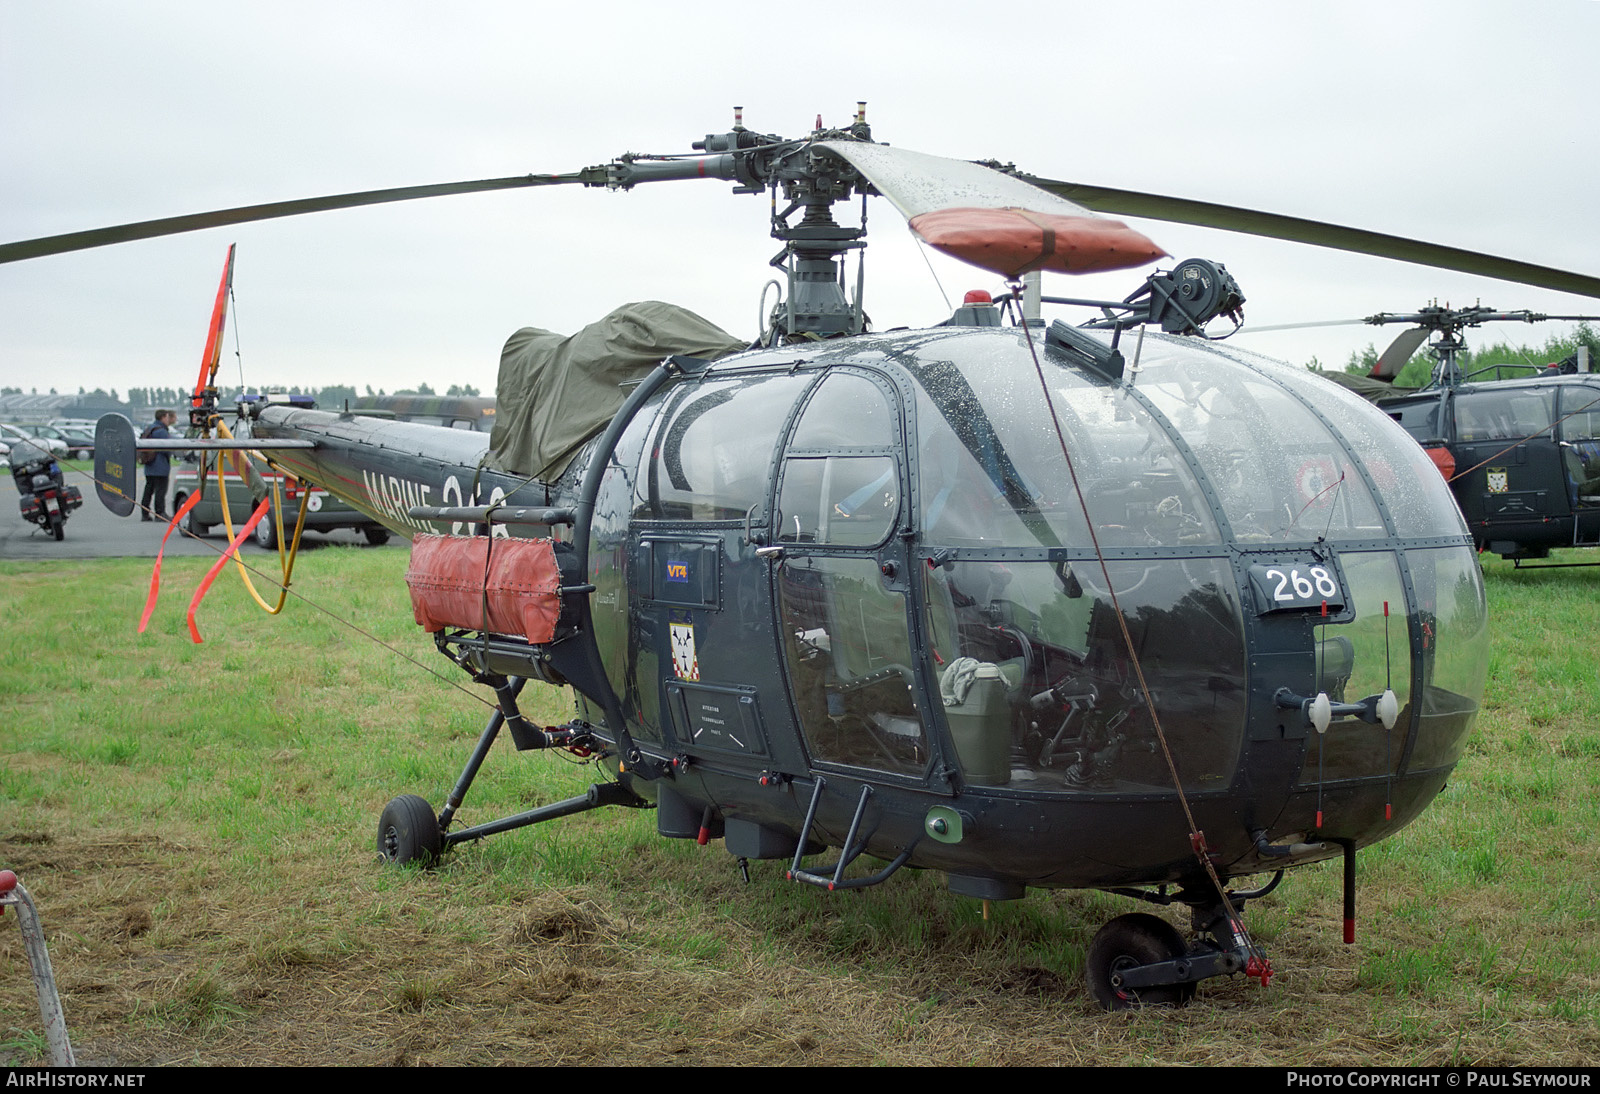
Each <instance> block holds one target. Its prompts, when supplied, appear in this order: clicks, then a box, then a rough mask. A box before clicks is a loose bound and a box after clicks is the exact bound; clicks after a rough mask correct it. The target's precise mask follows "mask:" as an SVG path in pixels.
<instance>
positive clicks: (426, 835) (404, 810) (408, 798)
mask: <svg viewBox="0 0 1600 1094" xmlns="http://www.w3.org/2000/svg"><path fill="white" fill-rule="evenodd" d="M443 845H444V837H443V835H442V834H441V833H440V831H439V818H438V817H436V816H434V813H433V806H431V805H429V804H428V802H427V800H426V799H424V798H419V797H418V796H417V795H415V794H402V795H401V796H400V797H398V798H396V799H394V800H393V801H392V802H390V803H389V804H388V805H386V806H384V807H383V816H381V817H379V818H378V857H379V858H381V859H382V860H383V861H385V862H393V863H406V862H417V863H421V864H422V865H423V866H431V865H433V864H434V863H435V862H437V861H438V860H439V852H440V850H441V849H442V848H443Z"/></svg>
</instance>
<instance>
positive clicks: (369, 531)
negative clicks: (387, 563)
mask: <svg viewBox="0 0 1600 1094" xmlns="http://www.w3.org/2000/svg"><path fill="white" fill-rule="evenodd" d="M362 531H363V532H365V533H366V537H367V542H368V543H370V544H372V545H373V546H374V547H382V546H383V545H384V544H385V543H388V542H389V529H387V528H379V527H377V526H376V525H370V524H369V525H368V526H367V527H366V528H364V529H362Z"/></svg>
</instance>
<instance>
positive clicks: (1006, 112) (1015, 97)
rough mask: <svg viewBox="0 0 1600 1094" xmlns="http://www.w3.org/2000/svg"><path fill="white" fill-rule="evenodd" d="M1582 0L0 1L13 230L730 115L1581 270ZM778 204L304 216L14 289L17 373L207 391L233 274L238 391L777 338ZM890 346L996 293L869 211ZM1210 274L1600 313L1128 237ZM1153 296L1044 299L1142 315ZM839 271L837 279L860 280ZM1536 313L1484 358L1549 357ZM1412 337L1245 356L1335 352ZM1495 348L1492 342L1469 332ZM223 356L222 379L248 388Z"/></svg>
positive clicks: (1369, 337)
mask: <svg viewBox="0 0 1600 1094" xmlns="http://www.w3.org/2000/svg"><path fill="white" fill-rule="evenodd" d="M1597 45H1600V3H1595V2H1594V0H1531V2H1529V0H1524V2H1522V3H1518V4H1512V3H1500V2H1488V0H1449V2H1444V0H1441V2H1426V3H1423V2H1416V3H1408V2H1406V0H1387V2H1384V3H1364V2H1359V3H1358V2H1334V3H1323V4H1318V5H1315V6H1313V5H1309V4H1299V3H1285V2H1282V0H1278V2H1268V3H1228V2H1225V0H1216V2H1211V3H1195V2H1193V0H1186V2H1182V3H1168V2H1165V0H1154V2H1147V3H1143V4H1138V5H1131V4H1111V3H1104V2H1099V3H1093V4H1089V3H1078V2H1074V0H1056V2H1053V3H1038V4H1036V3H1028V2H1020V3H1010V4H996V5H974V4H971V3H961V4H956V3H944V2H938V0H923V2H919V3H915V4H886V3H860V4H814V5H788V6H782V7H780V6H776V5H770V6H768V5H753V4H746V3H739V4H732V3H719V2H706V0H700V2H696V3H693V4H681V5H680V4H674V3H670V2H665V0H654V2H636V0H609V2H605V3H593V4H553V3H512V2H502V3H488V2H484V3H451V4H440V3H437V2H433V3H426V4H423V3H406V2H396V0H387V2H384V3H337V2H330V0H320V2H317V3H293V2H284V0H274V2H272V3H255V4H251V3H244V4H218V3H216V2H215V0H210V2H206V3H198V2H197V3H175V2H157V0H141V2H140V3H138V4H129V3H126V2H123V0H117V2H105V3H82V2H75V0H57V2H52V3H48V4H45V3H23V2H18V0H12V2H10V3H6V4H4V5H0V240H7V241H9V240H18V239H27V238H32V237H36V236H41V235H48V234H53V233H57V232H65V231H72V230H76V229H83V228H91V227H100V226H103V225H107V224H113V223H120V222H124V221H132V220H142V219H148V218H152V217H160V216H168V215H174V214H179V213H186V212H194V211H200V210H205V209H212V208H220V207H226V206H232V205H242V204H249V203H254V202H262V201H273V200H280V199H287V198H293V197H300V196H305V195H311V194H325V193H337V192H343V191H349V190H362V189H374V188H380V187H388V186H400V185H409V184H416V183H427V182H443V181H451V180H456V179H466V178H479V177H491V176H500V175H510V174H521V173H527V172H559V171H571V170H575V169H577V168H579V167H583V166H586V165H589V164H598V163H603V162H606V161H608V160H610V159H612V158H614V157H615V156H617V155H618V154H620V153H622V152H624V151H648V152H687V151H689V143H690V142H691V141H693V140H696V139H699V138H701V137H703V136H704V135H705V134H706V133H708V132H713V131H715V132H722V131H724V130H726V129H727V128H728V125H729V123H730V122H731V108H732V107H733V106H734V105H735V104H739V105H742V106H743V107H744V109H745V120H746V123H747V124H748V125H750V126H751V127H752V128H755V129H757V130H759V131H762V132H771V133H778V134H782V135H784V136H799V135H802V134H803V133H804V132H805V131H807V130H809V129H810V128H811V126H812V124H813V122H814V120H815V118H816V115H817V114H818V113H821V115H822V116H823V120H824V122H825V123H826V124H828V125H843V124H846V123H847V122H848V121H849V119H850V115H851V113H852V111H853V110H854V104H855V102H856V100H857V99H865V100H867V102H868V117H869V120H870V121H871V123H872V125H873V130H874V136H875V137H876V138H877V139H878V140H883V141H888V142H890V143H892V144H897V145H904V146H906V147H911V148H915V149H919V150H921V151H926V152H932V153H936V154H940V155H946V156H954V157H960V158H973V159H977V158H991V157H992V158H998V159H1002V160H1011V161H1015V162H1016V163H1017V164H1018V165H1019V166H1020V167H1022V168H1023V169H1025V170H1028V171H1031V172H1033V173H1035V174H1038V175H1043V176H1046V177H1052V178H1060V179H1070V180H1074V181H1082V182H1089V183H1099V184H1105V185H1111V186H1121V187H1127V188H1131V189H1141V190H1153V191H1158V192H1165V193H1171V194H1176V195H1180V196H1184V197H1192V198H1199V199H1204V200H1211V201H1219V202H1227V203H1231V204H1237V205H1243V206H1249V207H1254V208H1261V209H1266V210H1270V211H1274V212H1281V213H1289V214H1294V215H1298V216H1305V217H1311V218H1316V219H1324V220H1329V221H1333V222H1336V223H1342V224H1349V225H1353V226H1357V227H1362V228H1370V229H1375V230H1379V231H1385V232H1391V233H1395V234H1399V235H1405V236H1411V237H1415V238H1420V239H1426V240H1430V241H1434V242H1440V243H1447V244H1451V245H1454V246H1459V247H1465V248H1469V249H1473V250H1480V251H1487V252H1492V253H1498V254H1504V255H1508V256H1511V257H1514V258H1520V259H1524V260H1528V261H1533V262H1538V263H1541V264H1545V265H1550V266H1556V267H1560V268H1564V269H1571V270H1577V271H1580V272H1583V273H1589V274H1600V250H1597V247H1596V244H1597V242H1600V203H1597V201H1596V200H1595V185H1596V180H1597V179H1600V169H1597V168H1600V165H1597V164H1596V162H1595V160H1596V158H1597V157H1600V141H1597V140H1596V137H1597V135H1600V134H1597V129H1600V124H1597V115H1600V90H1597V89H1600V80H1597V79H1596V76H1595V70H1594V59H1595V50H1596V47H1597ZM767 214H768V204H767V201H766V199H765V198H764V197H752V196H739V195H734V194H732V193H731V190H730V187H729V186H728V184H726V183H720V182H709V181H708V182H685V183H671V184H658V185H655V186H650V187H641V188H639V189H636V190H634V191H632V192H631V193H607V192H604V191H600V190H585V189H582V188H577V187H562V188H552V189H541V190H532V191H513V192H509V193H501V194H488V195H475V196H468V197H451V198H442V199H431V200H427V201H421V202H413V203H406V204H402V205H395V206H384V207H378V208H370V209H362V210H355V211H345V212H335V213H320V214H315V215H311V216H306V217H302V218H298V219H296V220H280V221H271V222H266V223H262V224H256V225H248V226H243V227H238V228H225V229H217V230H212V231H207V232H200V233H195V234H191V235H187V236H179V237H171V238H167V239H161V240H153V241H145V242H138V243H130V244H122V245H118V246H114V247H109V248H104V249H100V250H95V251H89V252H81V253H78V254H72V255H59V256H54V257H51V258H45V259H38V260H34V261H31V262H24V263H17V264H12V265H7V266H0V383H3V384H6V385H19V386H22V387H23V388H24V389H28V388H32V387H38V388H39V390H41V391H43V390H46V389H47V388H49V387H56V388H58V389H61V390H63V391H68V390H71V391H75V390H76V389H77V388H78V387H79V386H83V387H86V388H90V389H92V388H94V387H97V386H101V387H107V388H117V389H118V390H119V391H126V389H127V388H128V387H130V386H143V385H163V386H172V387H180V386H181V387H187V386H189V385H191V384H192V383H193V381H194V376H195V373H196V371H197V368H198V364H199V358H200V354H201V350H202V348H203V344H204V338H205V323H206V319H207V317H208V315H209V311H210V306H211V299H212V296H213V295H214V293H215V287H216V282H217V278H218V276H219V274H220V272H221V266H222V260H223V256H224V253H225V251H226V248H227V245H228V244H229V243H230V242H235V241H237V243H238V244H239V259H238V269H237V273H236V277H235V294H236V298H237V313H236V314H237V320H238V337H239V341H238V348H239V350H240V351H241V353H242V365H243V370H244V377H245V379H246V382H247V383H250V384H251V385H252V386H254V385H258V384H269V383H277V384H302V385H315V386H320V385H324V384H330V383H353V384H356V385H358V386H360V385H367V384H371V385H373V386H374V387H383V388H386V389H388V390H394V389H395V388H397V387H402V386H413V385H415V384H417V383H419V382H426V383H429V384H432V385H433V386H434V387H436V388H439V389H440V390H443V388H444V387H445V386H447V385H449V384H451V383H471V384H475V385H477V386H479V387H480V388H484V389H492V387H493V385H494V378H495V372H496V369H497V366H498V359H499V351H500V346H501V344H502V343H503V342H504V340H505V338H506V336H507V335H508V334H510V333H511V332H512V331H513V330H515V329H516V328H518V327H521V326H528V325H533V326H541V327H547V328H551V329H555V330H560V331H563V332H565V331H571V330H574V329H576V328H578V327H580V326H582V325H583V324H584V323H587V322H589V321H591V320H593V319H596V318H598V317H599V316H601V315H603V314H604V313H605V312H607V311H608V310H610V309H611V308H612V307H613V306H615V305H616V304H619V303H623V302H626V301H630V300H640V299H664V300H670V301H672V302H675V303H679V304H682V305H685V306H687V307H690V308H692V309H694V310H696V311H699V312H700V313H702V314H703V315H705V316H707V317H708V318H710V319H712V320H714V321H715V322H717V323H720V324H721V325H722V326H724V327H726V328H727V329H728V330H730V331H732V332H733V333H735V334H737V335H739V336H741V337H749V336H752V335H753V334H754V333H755V332H756V322H757V307H758V300H759V295H760V292H761V286H762V285H763V283H764V282H765V281H766V280H767V279H768V278H770V277H771V276H773V271H771V270H770V269H769V268H768V267H767V265H766V261H767V259H768V258H770V257H771V256H772V254H773V253H774V252H775V251H776V250H777V249H778V246H779V245H778V244H777V243H776V242H775V241H773V240H772V239H771V238H769V237H768V235H767ZM869 216H870V220H869V223H870V225H871V227H872V235H871V240H872V245H871V247H870V248H869V251H868V265H867V279H866V284H867V308H868V311H869V313H870V314H871V315H872V316H873V318H874V320H875V321H876V323H877V325H878V326H879V327H880V328H882V327H888V326H902V325H910V326H917V325H923V324H927V323H932V322H937V321H939V320H941V319H943V318H945V316H946V315H947V314H948V312H947V309H946V306H945V304H944V298H943V296H941V293H940V284H941V283H942V285H943V287H944V291H945V292H946V293H948V294H949V295H950V296H951V297H952V298H955V299H959V296H960V293H961V292H962V291H963V290H965V289H967V288H973V287H988V288H998V285H997V284H996V282H995V279H994V278H993V277H992V275H988V274H984V273H982V272H981V271H978V270H975V269H972V268H970V267H965V266H962V265H961V264H959V263H957V262H955V261H953V260H950V259H945V258H942V257H940V256H937V255H930V257H931V258H932V263H933V267H934V271H935V272H936V274H937V281H936V279H935V273H930V271H929V269H928V265H927V263H926V262H925V261H924V258H923V256H922V254H921V253H919V248H918V246H917V245H916V244H915V243H914V242H913V240H912V238H911V236H910V235H909V233H908V232H907V230H906V228H905V226H904V223H903V222H902V221H901V220H900V219H899V217H898V216H897V215H896V213H895V212H894V210H893V208H892V207H891V206H889V205H888V203H887V202H885V201H883V200H881V199H874V200H873V202H872V203H871V206H870V213H869ZM1133 223H1135V225H1136V226H1137V227H1139V228H1141V229H1142V230H1144V231H1145V232H1146V234H1148V235H1150V236H1151V237H1152V238H1153V239H1155V240H1156V241H1157V242H1158V243H1159V244H1161V245H1162V246H1163V247H1165V248H1166V250H1168V251H1169V252H1170V253H1171V254H1172V255H1174V256H1175V257H1178V258H1182V257H1188V256H1191V255H1201V256H1204V257H1208V258H1212V259H1214V260H1217V261H1221V262H1223V263H1224V264H1226V265H1227V267H1228V269H1229V270H1230V271H1231V272H1232V273H1233V274H1234V275H1235V276H1236V277H1237V279H1238V280H1239V282H1240V285H1241V286H1242V288H1243V290H1244V293H1245V295H1246V297H1247V298H1248V301H1249V302H1248V304H1247V305H1246V314H1247V317H1248V319H1249V320H1250V321H1251V322H1252V323H1256V324H1272V323H1290V322H1303V321H1312V320H1322V319H1340V318H1350V317H1357V316H1363V315H1367V314H1370V313H1373V312H1378V311H1406V310H1414V309H1416V308H1418V307H1421V306H1423V305H1424V304H1426V303H1428V302H1429V301H1431V300H1434V299H1438V300H1440V301H1441V302H1444V301H1448V302H1450V303H1453V304H1457V305H1461V304H1470V303H1473V302H1476V301H1479V300H1481V301H1482V302H1483V303H1485V304H1490V305H1493V306H1495V307H1497V308H1502V309H1513V308H1532V309H1537V310H1543V311H1547V312H1552V313H1574V312H1590V311H1594V312H1600V300H1586V299H1583V298H1580V297H1573V296H1567V295H1564V294H1560V293H1553V292H1549V291H1545V290H1534V289H1530V288H1525V287H1520V286H1516V285H1509V284H1506V283H1503V282H1497V281H1491V280H1486V279H1482V278H1475V277H1470V276H1466V275H1460V274H1452V273H1444V272H1438V271H1429V270H1426V269H1423V268H1420V267H1415V266H1409V265H1404V264H1400V263H1394V262H1389V261H1384V260H1379V259H1370V258H1363V257H1359V256H1347V255H1339V254H1335V253H1333V252H1328V251H1323V250H1320V249H1316V248H1310V247H1304V246H1299V245H1293V244H1281V243H1271V242H1264V241H1259V240H1253V239H1250V238H1247V237H1243V236H1237V235H1232V234H1229V233H1222V232H1214V231H1203V230H1199V229H1189V228H1182V227H1178V226H1171V225H1164V224H1160V223H1156V222H1150V221H1143V222H1139V221H1135V222H1133ZM1147 272H1148V270H1146V271H1130V272H1124V273H1122V274H1112V275H1098V276H1094V277H1085V278H1075V279H1069V278H1065V277H1062V276H1058V275H1047V279H1046V291H1047V292H1053V293H1057V294H1063V295H1086V296H1105V297H1111V296H1114V297H1121V296H1124V295H1126V293H1127V292H1128V291H1130V290H1131V289H1132V288H1134V287H1135V286H1136V285H1137V284H1138V282H1139V280H1140V279H1141V278H1142V276H1143V274H1144V273H1147ZM853 276H854V274H853V269H852V278H853ZM1548 330H1549V328H1540V329H1535V330H1530V329H1528V328H1526V327H1521V326H1515V327H1503V328H1500V329H1498V330H1491V331H1489V332H1488V334H1489V337H1490V338H1497V337H1508V338H1510V339H1512V340H1516V341H1523V340H1525V341H1531V342H1537V341H1542V340H1543V338H1544V336H1545V334H1546V333H1548ZM1393 333H1395V331H1394V330H1393V329H1392V328H1391V329H1389V330H1388V331H1380V330H1376V329H1374V328H1370V327H1352V328H1333V329H1327V328H1324V329H1318V330H1309V331H1302V332H1295V333H1289V334H1274V335H1259V336H1256V337H1255V338H1254V339H1253V340H1251V341H1250V342H1249V343H1248V345H1250V346H1251V347H1252V348H1257V349H1260V350H1262V351H1264V352H1268V353H1272V354H1274V355H1276V356H1280V357H1284V358H1286V359H1289V360H1292V361H1295V362H1297V363H1298V362H1302V361H1304V360H1306V359H1307V358H1309V357H1311V356H1312V355H1313V354H1314V355H1316V356H1317V357H1319V358H1320V359H1321V360H1322V361H1324V362H1325V363H1329V364H1334V365H1341V364H1342V363H1343V362H1344V360H1345V358H1346V356H1347V355H1348V354H1349V353H1350V352H1351V351H1352V350H1355V349H1359V348H1361V347H1363V346H1365V345H1366V344H1368V343H1369V342H1378V343H1379V344H1380V345H1381V344H1382V343H1384V342H1386V341H1387V340H1388V338H1389V337H1392V335H1393ZM1478 338H1479V340H1482V339H1483V336H1482V335H1479V336H1478ZM234 349H235V343H234V340H233V333H232V331H230V336H229V341H228V343H227V357H226V358H225V363H224V372H223V376H224V377H227V378H229V379H237V377H238V375H239V364H238V363H237V362H236V361H235V358H234Z"/></svg>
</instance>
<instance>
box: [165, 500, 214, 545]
mask: <svg viewBox="0 0 1600 1094" xmlns="http://www.w3.org/2000/svg"><path fill="white" fill-rule="evenodd" d="M188 498H189V496H188V495H187V494H179V495H178V496H177V497H175V498H173V499H172V504H173V505H175V506H177V507H178V508H179V509H182V508H183V503H184V502H185V501H187V500H188ZM178 531H180V532H182V533H183V534H184V535H188V536H195V537H197V538H198V537H199V536H203V535H206V534H208V533H209V532H210V531H211V525H209V524H201V523H200V522H199V521H197V520H195V519H194V510H193V509H191V510H189V511H188V512H187V513H185V514H183V521H182V522H181V523H180V524H179V525H178Z"/></svg>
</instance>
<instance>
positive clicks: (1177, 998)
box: [1087, 912, 1195, 1010]
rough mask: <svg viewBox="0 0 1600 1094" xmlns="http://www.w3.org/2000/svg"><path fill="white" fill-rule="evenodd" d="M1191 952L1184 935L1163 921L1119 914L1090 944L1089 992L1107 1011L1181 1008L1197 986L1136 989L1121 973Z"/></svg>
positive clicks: (1155, 918) (1138, 914)
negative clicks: (1157, 1007) (1124, 980)
mask: <svg viewBox="0 0 1600 1094" xmlns="http://www.w3.org/2000/svg"><path fill="white" fill-rule="evenodd" d="M1187 952H1188V947H1187V946H1185V945H1184V942H1183V936H1182V935H1180V934H1179V933H1178V931H1177V928H1175V927H1173V926H1172V924H1170V923H1168V922H1167V921H1166V920H1164V919H1159V918H1157V917H1156V916H1153V915H1146V914H1144V913H1143V912H1134V913H1132V914H1131V915H1120V916H1118V917H1117V918H1116V919H1113V920H1112V921H1111V922H1110V923H1107V924H1106V925H1105V926H1104V927H1101V928H1100V930H1099V932H1098V933H1097V934H1096V935H1095V936H1094V941H1093V942H1090V943H1089V959H1088V961H1087V973H1088V977H1089V991H1090V992H1091V993H1092V994H1093V995H1094V997H1095V999H1097V1000H1098V1001H1099V1003H1100V1005H1101V1006H1102V1007H1105V1008H1106V1009H1107V1010H1131V1009H1133V1008H1135V1007H1154V1006H1182V1005H1183V1004H1184V1003H1187V1002H1188V1001H1189V1000H1191V999H1193V998H1194V990H1195V986H1194V984H1192V983H1190V984H1162V985H1159V986H1157V987H1153V988H1141V989H1135V988H1130V987H1127V986H1126V985H1124V984H1122V983H1121V975H1122V973H1124V972H1126V971H1128V970H1130V969H1134V968H1137V967H1139V966H1140V965H1154V964H1157V963H1159V962H1162V961H1172V960H1175V959H1177V958H1180V957H1182V956H1183V955H1184V954H1185V953H1187Z"/></svg>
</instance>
